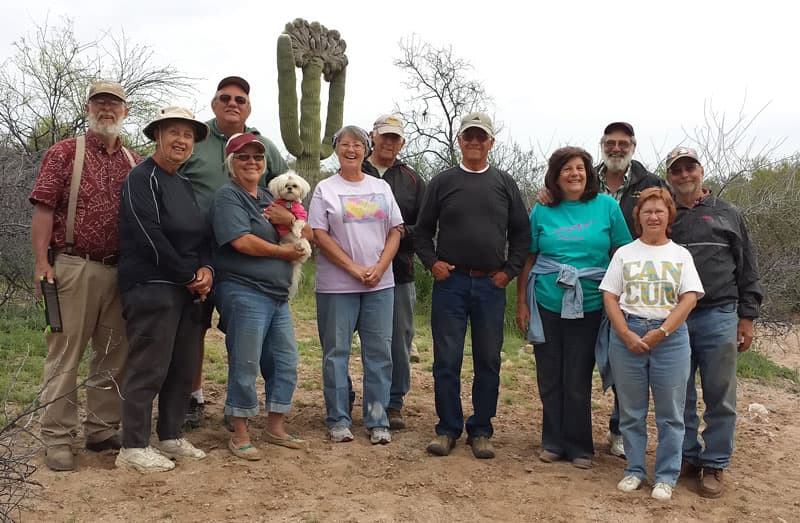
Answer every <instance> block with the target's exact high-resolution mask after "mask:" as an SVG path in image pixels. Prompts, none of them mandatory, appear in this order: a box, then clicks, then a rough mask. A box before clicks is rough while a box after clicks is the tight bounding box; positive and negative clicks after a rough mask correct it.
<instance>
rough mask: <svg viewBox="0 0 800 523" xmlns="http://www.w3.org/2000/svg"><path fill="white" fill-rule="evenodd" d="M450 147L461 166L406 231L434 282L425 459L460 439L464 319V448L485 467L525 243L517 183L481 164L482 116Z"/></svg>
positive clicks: (486, 123)
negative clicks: (468, 368)
mask: <svg viewBox="0 0 800 523" xmlns="http://www.w3.org/2000/svg"><path fill="white" fill-rule="evenodd" d="M458 145H459V147H460V148H461V155H462V160H461V163H460V165H459V166H458V167H453V168H451V169H447V170H445V171H442V172H441V173H439V174H438V175H437V176H435V177H434V178H433V179H432V180H431V182H430V184H429V186H428V190H427V191H426V193H425V198H424V199H423V203H422V210H421V211H420V215H419V218H418V220H417V226H416V228H415V230H414V233H415V235H414V246H415V248H416V251H417V255H418V256H419V257H420V259H421V260H422V263H423V264H424V265H425V266H426V267H427V268H428V269H430V271H431V273H432V274H433V277H434V279H435V280H436V281H435V283H434V285H433V299H432V304H431V309H432V310H431V331H432V334H433V380H434V391H435V395H436V414H437V415H438V416H439V423H438V424H437V425H436V437H435V438H434V439H433V440H432V441H431V442H430V443H429V444H428V447H427V450H428V452H430V453H431V454H434V455H437V456H446V455H448V454H449V453H450V450H451V449H452V448H453V447H454V446H455V441H456V439H458V438H459V437H460V436H461V433H462V431H463V430H464V416H463V413H462V409H461V363H462V359H463V356H464V336H465V334H466V330H467V320H468V319H469V321H470V323H471V326H472V360H473V367H474V372H475V379H474V382H473V385H472V406H473V409H474V414H473V415H472V416H470V417H469V418H468V419H467V422H466V430H467V444H468V445H471V446H472V453H473V454H474V455H475V457H476V458H481V459H485V458H493V457H494V449H493V448H492V444H491V443H490V441H489V438H491V437H492V433H493V428H492V422H491V419H492V418H493V417H494V416H495V413H496V411H497V395H498V388H499V384H500V350H501V348H502V346H503V317H504V313H505V305H506V294H505V287H506V286H507V285H508V283H509V282H510V281H511V280H512V279H513V278H514V277H515V276H517V274H519V271H520V270H521V269H522V265H523V263H524V261H525V257H526V256H527V254H528V249H529V247H530V237H531V234H530V224H529V222H528V215H527V212H526V210H525V204H524V203H523V201H522V196H521V195H520V192H519V188H518V187H517V184H516V183H515V182H514V180H513V179H512V178H511V176H509V175H508V173H506V172H503V171H501V170H499V169H496V168H494V167H491V166H490V165H489V162H488V158H489V151H490V150H491V149H492V146H493V145H494V128H493V126H492V121H491V119H490V118H489V116H488V115H486V114H484V113H471V114H468V115H467V116H465V117H464V118H463V119H462V120H461V128H460V129H459V132H458ZM437 229H438V233H437ZM434 235H437V239H436V243H435V244H434ZM506 253H508V254H507V255H506Z"/></svg>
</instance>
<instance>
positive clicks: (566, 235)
mask: <svg viewBox="0 0 800 523" xmlns="http://www.w3.org/2000/svg"><path fill="white" fill-rule="evenodd" d="M593 223H594V222H586V223H576V224H575V225H568V226H566V227H559V228H558V229H555V230H554V231H553V232H552V234H555V235H556V237H557V238H558V239H559V240H562V241H569V242H574V241H581V240H584V239H585V236H584V233H585V232H586V230H587V229H589V227H591V226H592V224H593Z"/></svg>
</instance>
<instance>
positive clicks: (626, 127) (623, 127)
mask: <svg viewBox="0 0 800 523" xmlns="http://www.w3.org/2000/svg"><path fill="white" fill-rule="evenodd" d="M614 130H620V131H623V132H625V133H627V135H628V136H636V135H635V134H634V133H633V126H632V125H631V124H629V123H628V122H611V123H610V124H608V125H606V128H605V130H604V131H603V134H608V133H610V132H611V131H614Z"/></svg>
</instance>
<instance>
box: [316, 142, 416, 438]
mask: <svg viewBox="0 0 800 523" xmlns="http://www.w3.org/2000/svg"><path fill="white" fill-rule="evenodd" d="M333 148H334V151H335V152H336V156H337V157H338V159H339V165H340V170H339V173H338V174H337V175H335V176H331V177H330V178H327V179H325V180H322V181H321V182H319V183H318V184H317V187H316V189H315V190H314V196H313V197H312V199H311V205H310V209H309V217H308V218H309V223H310V224H311V227H312V228H313V229H314V239H315V241H316V242H317V245H318V246H319V249H320V251H321V253H322V256H320V257H318V258H317V277H316V293H317V326H318V329H319V338H320V343H321V344H322V381H323V389H324V396H325V409H326V414H327V416H326V419H325V424H326V425H327V427H328V431H329V434H330V438H331V441H333V442H345V441H352V440H353V434H352V432H351V431H350V427H351V424H352V419H351V417H350V409H349V388H348V380H347V375H348V365H349V359H350V344H351V342H352V339H353V332H355V331H357V332H358V334H359V336H360V338H361V360H362V363H363V365H364V395H363V397H364V402H363V403H364V406H363V416H364V427H365V428H366V429H367V431H368V432H369V434H370V442H371V443H372V444H386V443H389V442H390V441H391V439H392V438H391V434H390V433H389V419H388V417H387V413H386V409H387V407H388V404H389V389H390V386H391V383H392V354H391V340H392V318H393V310H394V275H393V273H392V271H391V270H387V269H390V268H391V265H392V259H393V258H394V255H395V253H396V252H397V248H398V245H399V243H400V236H401V234H402V224H403V218H402V216H401V214H400V209H399V207H398V206H397V203H396V202H395V199H394V196H393V195H392V190H391V188H390V187H389V185H388V184H387V183H386V182H385V181H383V180H381V179H379V178H375V177H373V176H368V175H365V174H364V173H363V172H362V171H361V164H362V162H363V161H364V158H365V157H366V156H368V154H369V153H368V151H369V136H367V133H366V131H364V130H363V129H361V128H359V127H356V126H347V127H343V128H342V129H340V130H339V131H338V132H337V133H336V134H335V135H334V137H333Z"/></svg>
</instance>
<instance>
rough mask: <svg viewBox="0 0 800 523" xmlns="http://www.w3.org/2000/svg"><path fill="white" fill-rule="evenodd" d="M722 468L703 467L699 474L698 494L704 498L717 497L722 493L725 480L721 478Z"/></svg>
mask: <svg viewBox="0 0 800 523" xmlns="http://www.w3.org/2000/svg"><path fill="white" fill-rule="evenodd" d="M723 472H724V470H723V469H715V468H712V467H703V474H702V476H700V495H701V496H703V497H704V498H718V497H720V496H721V495H722V491H723V490H724V487H725V482H724V480H723V478H722V474H723Z"/></svg>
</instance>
